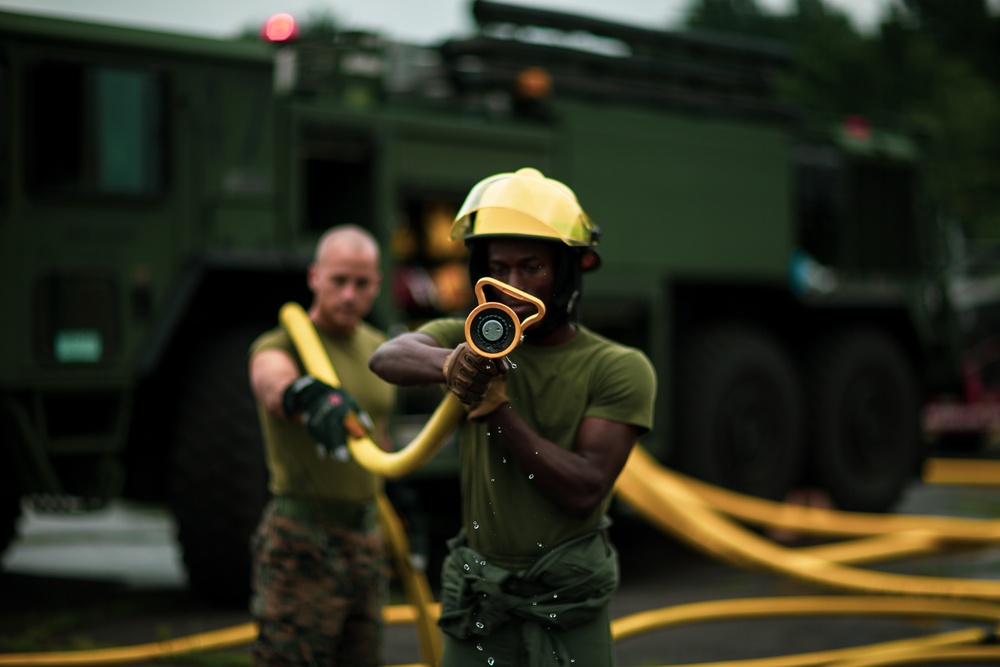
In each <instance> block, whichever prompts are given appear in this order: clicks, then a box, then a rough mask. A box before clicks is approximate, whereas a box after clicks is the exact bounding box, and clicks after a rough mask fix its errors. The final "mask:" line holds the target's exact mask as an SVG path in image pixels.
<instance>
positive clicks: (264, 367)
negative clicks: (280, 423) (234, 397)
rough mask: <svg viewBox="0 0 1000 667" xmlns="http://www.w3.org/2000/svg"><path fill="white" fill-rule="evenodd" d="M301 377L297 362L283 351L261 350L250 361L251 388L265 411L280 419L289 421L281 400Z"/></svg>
mask: <svg viewBox="0 0 1000 667" xmlns="http://www.w3.org/2000/svg"><path fill="white" fill-rule="evenodd" d="M301 375H302V371H300V370H299V367H298V365H297V364H296V363H295V360H294V359H292V357H291V355H289V354H288V353H287V352H283V351H281V350H261V351H259V352H257V353H256V354H254V355H253V357H252V358H251V360H250V388H251V389H252V390H253V394H254V396H256V397H257V400H259V401H260V402H261V403H262V404H263V405H264V409H265V410H267V411H268V412H269V413H270V414H272V415H274V416H275V417H278V418H279V419H288V415H286V414H285V408H284V407H283V406H282V402H281V399H282V396H283V395H284V393H285V389H287V388H288V385H290V384H291V383H292V382H294V381H295V380H297V379H298V378H299V376H301Z"/></svg>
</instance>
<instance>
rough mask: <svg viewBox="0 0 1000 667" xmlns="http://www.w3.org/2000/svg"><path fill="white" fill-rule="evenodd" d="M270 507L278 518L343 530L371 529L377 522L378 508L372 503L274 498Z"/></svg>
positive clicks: (285, 497)
mask: <svg viewBox="0 0 1000 667" xmlns="http://www.w3.org/2000/svg"><path fill="white" fill-rule="evenodd" d="M271 506H272V507H273V508H274V512H275V514H277V515H278V516H283V517H286V518H289V519H297V520H299V521H315V522H319V523H326V524H332V525H336V526H341V527H343V528H353V529H371V528H374V527H375V526H376V524H377V522H378V506H377V505H376V504H375V502H374V501H369V502H349V501H338V500H316V499H310V498H292V497H290V496H276V497H275V498H273V499H272V500H271Z"/></svg>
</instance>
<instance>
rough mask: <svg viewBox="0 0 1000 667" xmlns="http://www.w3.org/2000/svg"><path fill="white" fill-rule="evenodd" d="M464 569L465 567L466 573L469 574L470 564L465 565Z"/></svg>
mask: <svg viewBox="0 0 1000 667" xmlns="http://www.w3.org/2000/svg"><path fill="white" fill-rule="evenodd" d="M462 567H464V568H465V571H466V572H468V571H469V564H468V563H466V564H465V565H463V566H462Z"/></svg>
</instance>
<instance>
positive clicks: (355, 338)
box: [250, 323, 396, 502]
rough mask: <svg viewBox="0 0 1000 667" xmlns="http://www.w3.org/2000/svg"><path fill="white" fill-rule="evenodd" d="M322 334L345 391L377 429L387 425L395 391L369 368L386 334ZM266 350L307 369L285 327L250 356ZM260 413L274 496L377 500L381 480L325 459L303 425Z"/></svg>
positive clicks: (352, 464)
mask: <svg viewBox="0 0 1000 667" xmlns="http://www.w3.org/2000/svg"><path fill="white" fill-rule="evenodd" d="M317 333H319V337H320V341H322V343H323V347H324V349H325V350H326V353H327V355H329V357H330V361H331V362H332V363H333V367H334V369H335V370H336V371H337V377H338V379H339V380H340V384H341V387H342V388H343V389H344V390H345V391H347V392H348V393H350V394H351V395H352V396H354V398H355V399H357V401H358V403H359V404H360V405H361V407H363V408H364V409H365V410H366V411H367V412H368V414H369V415H370V416H371V418H372V419H373V420H374V421H375V424H376V425H377V426H379V425H381V426H384V425H385V422H386V420H387V419H388V416H389V413H390V411H391V410H392V407H393V404H394V401H395V398H396V388H395V387H394V386H393V385H391V384H389V383H387V382H385V381H383V380H382V379H381V378H379V377H378V376H376V375H375V374H374V373H372V372H371V370H369V368H368V357H370V356H371V354H372V352H374V351H375V348H376V347H378V346H379V345H380V344H381V343H382V342H383V341H384V340H385V336H384V335H383V334H382V333H381V332H380V331H378V330H377V329H375V328H374V327H372V326H371V325H369V324H367V323H362V324H361V325H360V326H359V327H358V328H357V330H356V331H355V332H354V334H352V335H351V336H347V337H334V336H330V335H329V334H327V333H325V332H323V331H320V330H317ZM267 349H277V350H284V351H285V352H288V353H289V354H290V355H291V356H292V358H293V359H294V360H295V362H296V363H297V364H298V366H299V368H300V369H301V368H303V364H302V360H301V358H300V357H299V355H298V353H297V352H296V350H295V346H294V345H293V343H292V340H291V338H290V337H289V336H288V333H287V332H286V331H285V330H284V329H283V328H281V327H278V328H276V329H272V330H271V331H268V332H266V333H264V334H262V335H261V336H260V337H259V338H258V339H257V340H256V341H254V343H253V344H252V345H251V347H250V354H251V355H252V354H253V353H255V352H257V351H258V350H267ZM303 373H304V371H303ZM257 412H258V414H259V415H260V422H261V429H262V433H263V435H264V447H265V450H266V454H267V463H268V469H269V470H270V482H269V486H268V488H269V489H270V490H271V493H273V494H275V495H284V496H294V497H297V498H309V499H319V500H332V501H346V502H358V501H369V500H372V499H374V498H375V494H376V492H377V491H378V490H379V489H380V488H381V485H382V480H381V479H380V478H378V477H376V476H375V475H373V474H372V473H370V472H368V471H367V470H366V469H365V468H363V467H361V466H360V465H359V464H358V463H357V462H356V461H354V459H350V460H348V461H345V462H340V461H336V460H334V459H333V458H332V457H327V458H324V459H321V458H320V457H319V456H318V455H317V452H316V445H315V443H314V442H313V440H312V438H310V437H309V433H308V432H307V431H306V429H305V427H304V426H301V425H299V424H296V423H293V422H289V421H285V420H282V419H277V418H275V417H273V416H272V415H270V414H268V412H267V411H266V410H264V408H263V406H261V405H259V404H258V406H257Z"/></svg>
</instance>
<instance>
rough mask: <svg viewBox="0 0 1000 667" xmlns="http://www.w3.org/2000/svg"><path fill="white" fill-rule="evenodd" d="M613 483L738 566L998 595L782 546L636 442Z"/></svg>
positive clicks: (864, 587) (829, 583) (879, 587)
mask: <svg viewBox="0 0 1000 667" xmlns="http://www.w3.org/2000/svg"><path fill="white" fill-rule="evenodd" d="M616 489H617V491H618V495H619V497H621V498H622V499H623V500H624V501H625V502H627V503H628V504H629V505H630V506H632V507H633V508H634V509H635V510H636V511H637V512H638V513H639V514H640V515H642V516H643V517H645V518H646V519H647V520H649V521H651V522H652V523H653V524H654V525H656V526H659V527H660V528H662V529H664V530H665V531H666V532H668V533H670V534H673V535H675V536H677V537H679V538H680V539H681V540H683V541H685V542H687V543H689V544H691V545H692V546H694V547H695V548H697V549H700V550H702V551H704V552H707V553H708V554H710V555H712V556H715V557H717V558H721V559H723V560H724V561H726V562H729V563H732V564H735V565H737V566H739V567H743V568H749V569H761V570H766V571H770V572H777V573H779V574H785V575H789V576H792V577H794V578H797V579H800V580H803V581H807V582H810V583H812V584H818V585H821V586H823V587H827V588H834V589H841V590H851V591H856V592H868V593H877V594H882V595H884V594H899V595H920V596H932V597H956V598H969V599H974V600H1000V581H984V580H975V579H949V578H944V577H923V576H915V575H904V574H893V573H886V572H874V571H867V570H862V569H858V568H851V567H847V566H842V565H840V564H838V563H834V562H832V561H828V560H824V559H822V558H819V557H817V556H815V555H810V554H809V553H808V552H804V551H801V550H796V549H789V548H786V547H782V546H780V545H778V544H776V543H774V542H772V541H771V540H768V539H766V538H763V537H760V536H758V535H756V534H755V533H753V532H751V531H750V530H747V529H746V528H743V527H742V526H739V525H738V524H736V523H735V522H733V521H730V520H729V519H727V518H725V517H724V516H722V515H721V514H720V513H719V512H717V511H716V510H715V509H714V508H711V507H709V506H708V505H707V504H705V502H704V501H702V500H700V499H699V498H698V496H697V495H696V494H695V493H694V492H692V491H690V490H689V489H688V488H686V486H685V484H684V482H682V481H680V480H679V479H678V478H677V477H676V476H675V474H674V473H672V472H671V471H669V470H667V469H666V468H664V467H662V466H660V465H659V464H658V463H657V462H656V461H655V460H654V459H653V458H652V456H650V455H649V454H648V453H647V452H646V451H645V450H644V449H642V448H641V447H638V446H637V447H635V448H634V449H633V451H632V454H631V456H630V457H629V460H628V463H627V464H626V466H625V469H624V470H623V471H622V474H621V475H620V476H619V478H618V483H617V485H616ZM897 537H898V539H899V540H900V541H901V543H905V541H906V540H909V539H911V536H908V535H907V534H905V533H904V534H901V535H899V536H897ZM886 539H891V538H886Z"/></svg>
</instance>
